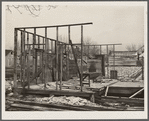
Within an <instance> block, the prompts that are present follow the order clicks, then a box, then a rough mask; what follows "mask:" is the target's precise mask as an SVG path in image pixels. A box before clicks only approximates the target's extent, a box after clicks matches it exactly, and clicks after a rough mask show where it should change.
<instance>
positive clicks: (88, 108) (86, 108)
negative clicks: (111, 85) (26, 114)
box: [10, 100, 127, 111]
mask: <svg viewBox="0 0 149 121" xmlns="http://www.w3.org/2000/svg"><path fill="white" fill-rule="evenodd" d="M10 101H13V102H15V103H21V104H28V105H32V106H40V107H41V106H42V107H46V108H48V107H50V108H56V109H63V110H74V111H124V110H127V107H121V108H115V107H107V106H99V107H92V106H86V105H85V106H72V105H61V104H48V103H36V102H31V101H21V100H10Z"/></svg>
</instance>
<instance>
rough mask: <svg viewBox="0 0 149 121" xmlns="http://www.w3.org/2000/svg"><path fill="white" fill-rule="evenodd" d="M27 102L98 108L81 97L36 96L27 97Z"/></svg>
mask: <svg viewBox="0 0 149 121" xmlns="http://www.w3.org/2000/svg"><path fill="white" fill-rule="evenodd" d="M24 100H25V101H34V102H37V103H49V104H65V105H72V106H85V105H86V106H97V104H96V103H92V102H91V101H89V100H87V99H83V98H80V97H74V96H69V97H66V96H60V97H55V96H52V97H34V96H27V97H26V98H25V99H24Z"/></svg>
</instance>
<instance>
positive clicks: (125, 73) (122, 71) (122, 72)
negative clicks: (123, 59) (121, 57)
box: [105, 66, 141, 77]
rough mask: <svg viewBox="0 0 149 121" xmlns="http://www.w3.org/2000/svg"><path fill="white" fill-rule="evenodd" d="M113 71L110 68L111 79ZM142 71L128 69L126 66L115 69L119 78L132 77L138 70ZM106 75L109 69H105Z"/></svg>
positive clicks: (138, 68) (135, 68)
mask: <svg viewBox="0 0 149 121" xmlns="http://www.w3.org/2000/svg"><path fill="white" fill-rule="evenodd" d="M113 69H114V68H113V67H108V74H109V75H108V76H109V77H110V71H111V70H113ZM140 69H141V67H126V66H119V67H115V70H116V71H117V75H118V77H130V76H131V75H132V74H133V73H135V72H136V71H137V70H140ZM105 73H106V75H107V67H106V68H105Z"/></svg>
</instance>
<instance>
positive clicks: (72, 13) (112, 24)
mask: <svg viewBox="0 0 149 121" xmlns="http://www.w3.org/2000/svg"><path fill="white" fill-rule="evenodd" d="M36 4H38V3H36ZM10 5H11V4H10ZM19 5H23V3H20V4H19ZM24 5H25V4H24ZM39 5H41V4H39ZM46 5H50V3H47V4H46ZM55 5H56V4H55ZM130 5H131V6H130ZM130 5H116V6H115V5H109V4H108V5H106V2H105V4H104V5H103V4H100V3H97V4H73V5H72V4H63V5H62V4H59V5H58V6H57V7H56V8H55V9H53V8H51V9H50V10H48V8H47V7H46V6H45V5H42V10H41V11H40V14H39V15H38V17H34V16H32V15H30V14H29V12H28V11H26V10H25V9H23V8H21V9H19V10H20V11H21V13H22V14H20V13H19V12H18V11H17V10H16V9H14V8H11V11H12V12H9V11H6V13H5V14H6V18H5V24H6V25H5V27H6V28H5V30H6V34H5V35H6V36H5V43H6V44H5V45H6V46H5V47H6V49H13V43H14V40H13V39H14V28H15V27H25V26H43V25H48V26H49V25H57V24H71V23H82V22H93V25H87V26H85V27H84V38H87V37H89V38H91V41H92V43H97V44H108V43H109V44H115V43H122V45H121V46H118V47H116V50H125V47H126V45H128V44H136V45H137V46H138V45H139V44H143V42H144V7H143V6H140V5H138V6H136V5H133V4H130ZM80 30H81V29H80V27H72V28H71V39H72V41H73V42H80V38H81V35H80ZM48 31H49V32H48V37H50V38H56V35H55V29H48ZM37 32H38V33H40V34H43V33H42V32H41V31H40V30H37ZM67 33H68V32H67V28H63V29H60V33H59V34H60V35H62V36H65V37H67V35H68V34H67Z"/></svg>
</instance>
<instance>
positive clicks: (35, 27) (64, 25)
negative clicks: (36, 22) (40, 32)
mask: <svg viewBox="0 0 149 121" xmlns="http://www.w3.org/2000/svg"><path fill="white" fill-rule="evenodd" d="M89 24H93V23H92V22H88V23H78V24H66V25H54V26H36V27H18V29H24V28H26V29H33V28H53V27H67V26H80V25H89Z"/></svg>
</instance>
